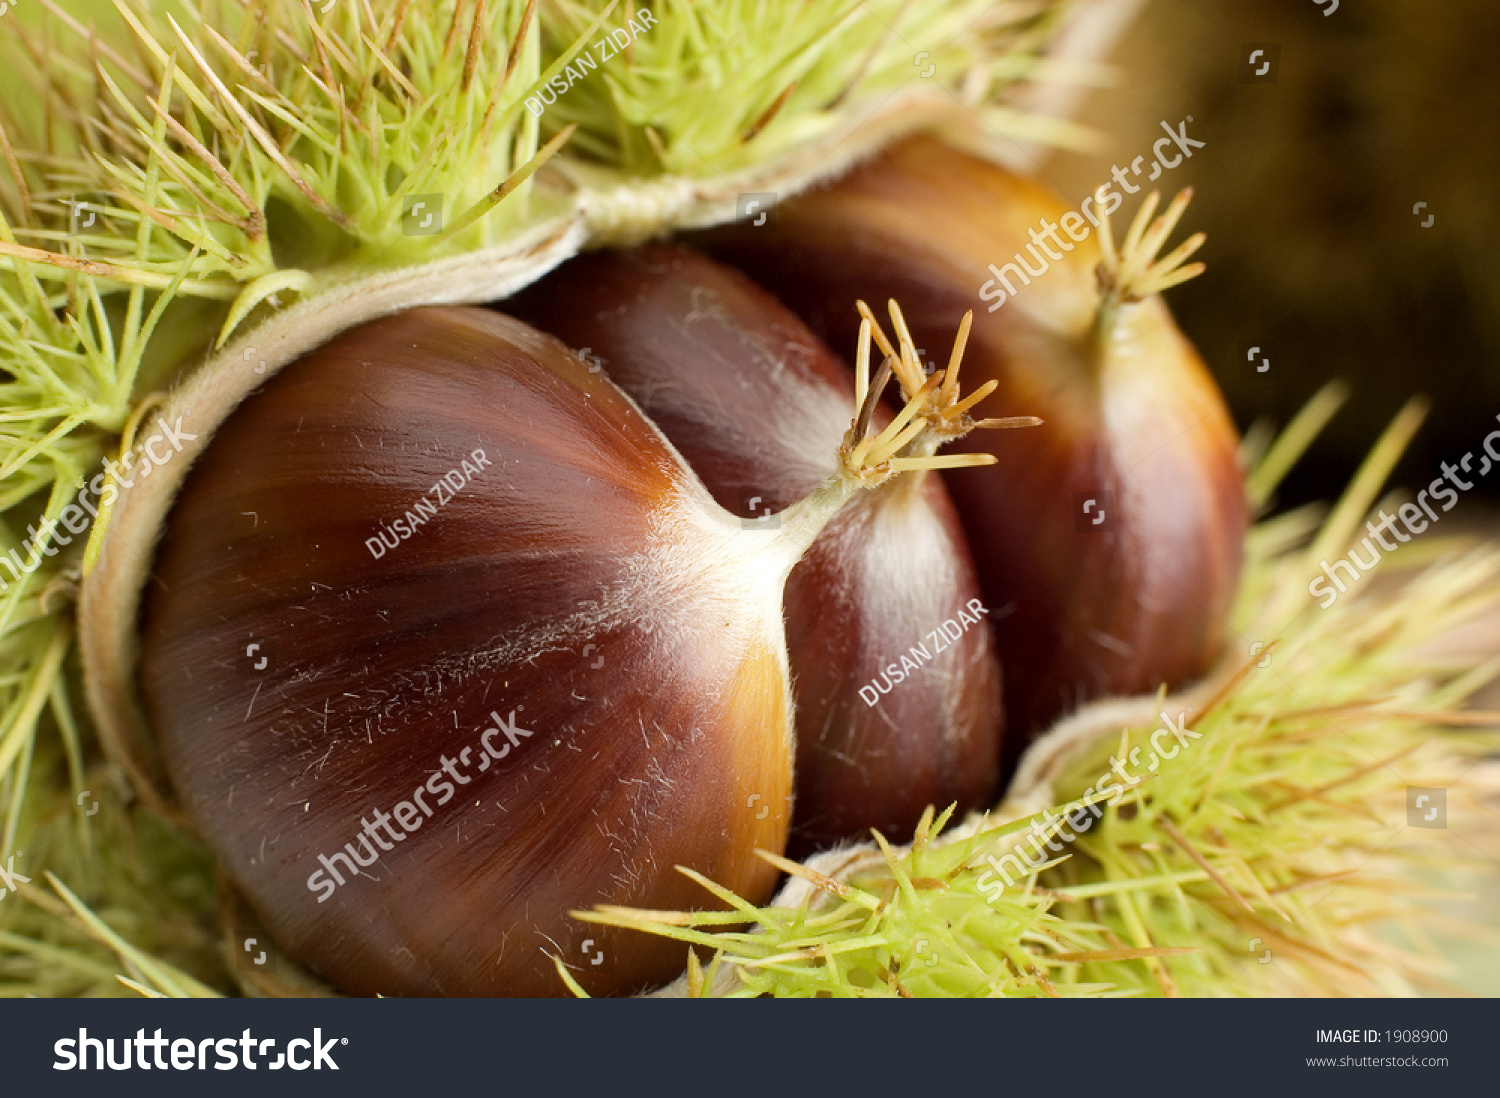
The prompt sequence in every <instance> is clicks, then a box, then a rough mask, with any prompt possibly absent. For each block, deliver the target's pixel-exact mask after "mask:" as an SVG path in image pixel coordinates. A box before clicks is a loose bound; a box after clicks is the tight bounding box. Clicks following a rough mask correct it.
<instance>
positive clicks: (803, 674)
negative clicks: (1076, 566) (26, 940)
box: [502, 244, 1002, 854]
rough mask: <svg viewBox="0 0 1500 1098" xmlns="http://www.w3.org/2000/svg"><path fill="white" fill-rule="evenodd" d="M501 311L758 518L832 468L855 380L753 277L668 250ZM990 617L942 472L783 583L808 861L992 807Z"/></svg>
mask: <svg viewBox="0 0 1500 1098" xmlns="http://www.w3.org/2000/svg"><path fill="white" fill-rule="evenodd" d="M502 307H503V308H505V309H506V310H507V311H509V312H513V313H515V314H516V315H518V316H521V317H523V318H525V319H526V320H528V321H529V322H531V323H533V324H536V325H537V326H538V327H540V328H542V329H543V330H545V331H548V332H551V333H552V334H554V335H557V336H558V337H559V338H561V339H562V340H563V341H564V342H566V343H568V344H569V345H571V346H572V347H574V348H576V349H579V350H580V353H581V354H582V355H583V357H584V358H585V360H587V361H589V362H590V363H592V364H593V365H594V367H595V368H598V369H602V370H603V371H604V372H605V373H607V374H608V376H609V377H611V378H612V379H613V380H614V381H615V382H616V383H617V384H619V385H620V387H621V388H623V389H624V390H625V391H626V392H628V393H629V394H630V395H631V396H632V397H634V398H635V399H636V401H637V402H639V404H640V405H641V407H642V409H643V410H644V411H645V413H646V414H647V415H648V416H650V417H651V419H652V420H653V421H654V422H655V423H656V424H657V425H658V426H660V427H661V429H662V431H663V432H664V433H665V434H666V435H667V437H668V438H670V439H671V440H672V443H673V444H674V445H675V446H676V447H677V449H678V450H679V451H680V452H681V453H682V454H683V456H684V457H685V458H686V459H687V460H688V462H689V464H690V465H691V466H692V467H693V469H694V471H696V472H697V473H698V474H699V476H700V477H702V479H703V481H704V483H705V484H706V485H707V487H708V488H709V490H710V491H711V492H713V494H714V496H715V498H716V499H717V500H718V501H719V502H720V503H721V504H722V505H723V506H724V507H726V508H727V509H728V510H730V511H732V512H734V513H735V514H737V515H740V516H741V517H742V518H744V519H745V520H746V521H747V523H748V524H752V525H756V524H760V523H764V522H769V521H771V516H773V515H774V512H776V511H779V510H781V509H782V508H784V507H786V506H788V505H789V504H791V503H794V502H795V501H796V500H798V499H800V498H801V497H803V496H804V495H806V494H807V493H808V492H809V491H810V490H812V489H813V488H814V487H815V486H816V485H818V484H819V483H820V482H821V481H822V480H823V479H824V478H825V477H826V476H827V475H828V473H829V471H830V470H831V469H832V468H833V467H834V463H835V461H836V455H837V452H838V447H839V444H840V442H841V441H842V440H843V437H844V433H845V431H846V430H847V429H848V426H849V417H850V410H851V408H852V407H853V402H854V393H853V385H852V380H851V379H852V374H851V371H850V370H849V368H848V367H847V366H845V365H844V364H843V363H842V362H841V361H839V359H838V358H836V357H835V356H834V355H833V353H832V352H830V351H829V350H828V349H827V348H826V347H824V346H823V344H822V343H821V342H820V341H819V340H818V339H817V338H816V337H814V336H813V335H812V334H811V333H810V332H809V331H807V329H806V327H805V326H804V325H803V324H802V323H801V322H800V321H798V320H797V318H796V317H795V316H794V315H793V314H792V313H791V312H790V311H788V310H787V309H786V308H785V307H784V306H782V305H781V304H780V303H778V302H777V301H776V300H775V299H773V298H771V297H770V296H769V295H768V294H766V293H765V292H764V291H763V290H760V289H759V288H758V287H756V286H755V285H754V284H752V283H751V282H750V281H749V280H748V279H746V278H744V277H743V276H742V275H740V274H738V273H737V272H734V271H732V270H729V269H728V268H726V267H724V266H722V265H720V264H717V263H714V262H712V261H711V260H709V259H706V258H704V257H703V256H701V255H698V254H696V253H694V252H690V251H687V250H685V249H683V248H679V247H673V246H670V245H665V244H658V245H650V246H646V247H643V248H638V249H635V250H633V251H630V252H605V253H596V254H593V255H588V256H581V257H579V258H578V259H576V260H573V261H572V262H570V263H568V264H566V265H564V266H563V267H562V268H560V269H559V270H558V271H556V272H554V273H553V274H552V275H550V276H548V277H547V278H545V279H543V280H542V281H541V282H539V283H538V284H536V285H535V286H532V287H530V288H528V289H527V290H526V291H524V292H522V293H521V294H520V295H518V296H517V297H515V298H512V299H511V300H509V301H506V302H505V303H504V304H503V306H502ZM851 312H852V309H851ZM844 345H845V346H847V347H848V348H849V349H850V350H851V351H852V349H853V346H854V344H853V340H852V338H851V339H850V340H848V341H846V343H845V344H844ZM886 418H888V417H886ZM971 602H972V603H973V604H974V607H977V608H978V609H977V610H976V609H974V608H971V607H970V603H971ZM987 613H988V610H987V608H985V607H983V605H982V604H981V602H980V594H979V587H978V583H977V581H976V579H975V577H974V573H973V567H972V564H971V562H970V560H969V554H968V550H967V549H966V548H965V546H964V542H963V536H962V533H961V532H960V530H959V527H958V522H957V519H956V517H955V515H954V512H953V507H952V505H951V504H950V503H949V500H948V496H947V493H946V492H945V491H944V489H943V486H942V482H941V481H940V480H939V479H938V478H937V477H934V476H925V477H912V476H909V477H905V478H902V479H900V480H896V481H892V482H888V483H887V484H886V485H884V486H882V487H881V488H879V489H877V490H875V491H872V492H863V493H861V494H860V495H859V496H857V497H855V499H853V500H852V501H851V502H850V503H849V504H848V505H846V506H845V508H844V509H843V511H841V512H840V513H839V515H838V516H837V517H836V518H834V519H833V521H832V522H830V523H829V525H828V527H827V528H826V529H825V530H824V531H823V533H822V534H821V535H820V536H819V538H818V540H817V541H816V542H814V543H813V546H812V548H811V549H810V550H809V551H808V553H807V554H806V555H805V556H804V557H803V559H802V561H801V562H800V563H799V564H798V565H797V566H796V567H795V568H794V569H793V570H792V573H791V577H790V579H789V580H788V583H787V588H786V623H787V624H786V630H787V646H788V654H789V660H790V665H791V671H792V681H793V688H794V692H795V696H796V702H797V709H796V722H795V723H796V731H797V756H796V784H795V789H796V800H795V813H794V816H793V836H792V850H793V851H794V852H795V853H798V854H801V853H805V852H809V851H812V850H816V849H824V848H826V847H828V846H830V845H832V844H834V843H837V842H840V841H844V840H850V839H853V840H863V839H865V838H867V837H868V835H869V829H870V828H872V827H875V828H879V829H880V830H881V831H883V832H884V833H885V834H887V835H889V836H891V837H892V838H893V839H896V840H897V841H899V840H900V839H901V838H904V837H906V836H908V835H909V834H910V832H911V830H912V828H913V827H914V826H915V825H916V823H917V820H918V819H919V817H920V816H921V814H922V811H923V809H924V808H926V807H927V806H928V805H935V806H936V807H937V808H939V809H943V808H946V807H948V806H949V805H951V804H954V803H957V804H958V806H959V808H960V810H964V811H966V810H968V809H970V808H974V807H977V806H979V805H982V804H988V803H989V801H990V799H991V798H992V797H993V795H994V793H995V792H996V787H997V781H998V777H999V773H998V770H999V748H1000V737H1001V726H1002V722H1001V711H1000V679H999V667H998V664H997V662H996V659H995V655H994V650H993V644H992V641H991V638H990V636H989V632H988V630H987V628H985V626H984V622H985V621H986V620H987V616H986V615H987ZM946 622H952V623H953V625H952V626H951V628H952V629H953V630H955V631H957V632H958V634H959V635H958V636H957V638H953V637H951V636H948V635H945V634H943V633H942V632H941V631H942V629H943V627H944V624H945V623H946ZM918 651H920V653H922V654H921V655H918ZM903 659H906V660H907V661H908V664H907V665H905V666H903V664H902V660H903ZM929 660H930V662H929ZM892 671H894V675H891V674H890V672H892ZM862 690H863V695H862V693H861V691H862ZM872 696H873V698H874V702H873V704H872V703H871V702H870V700H869V699H870V698H871V697H872Z"/></svg>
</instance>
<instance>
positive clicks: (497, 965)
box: [141, 308, 982, 995]
mask: <svg viewBox="0 0 1500 1098" xmlns="http://www.w3.org/2000/svg"><path fill="white" fill-rule="evenodd" d="M877 397H878V387H877V388H876V389H875V390H873V391H872V392H871V393H870V394H869V395H867V398H866V401H865V405H866V407H865V408H864V410H863V411H862V413H861V415H860V416H859V417H858V420H857V423H856V425H855V427H853V428H851V430H850V433H849V435H847V436H846V437H845V439H844V442H843V444H842V445H841V446H840V447H839V448H838V451H837V452H836V453H834V454H830V455H828V475H827V477H826V478H825V479H824V480H823V482H822V483H820V484H819V485H817V486H816V487H814V488H813V490H812V491H811V492H810V493H809V494H808V495H807V496H806V497H805V498H803V499H802V500H800V501H798V502H796V503H794V504H793V505H792V506H790V507H789V508H788V509H787V510H786V511H784V512H782V514H781V515H780V516H779V517H780V522H779V523H778V524H777V525H776V527H775V528H766V527H762V526H758V525H753V524H751V525H747V524H744V523H742V522H741V521H740V520H739V519H738V518H736V517H734V516H733V515H730V514H729V513H728V512H726V511H725V510H724V509H723V508H721V507H720V506H719V505H718V504H716V503H715V502H714V500H713V498H712V497H711V496H710V495H709V493H708V492H707V490H706V489H705V488H704V487H703V485H702V483H701V481H700V480H699V479H698V478H697V476H696V475H695V474H694V473H693V472H692V470H691V469H690V468H689V467H688V466H687V464H686V463H685V462H684V461H683V459H682V457H681V456H680V455H679V454H678V453H677V452H676V451H675V450H674V449H673V447H672V446H671V444H670V443H669V442H668V441H667V440H666V438H665V437H664V436H663V435H662V434H661V433H660V431H659V430H658V429H657V428H656V427H655V426H654V425H653V424H652V423H651V422H650V421H649V420H648V419H646V418H645V417H644V416H642V414H641V412H640V410H639V409H638V408H637V407H636V406H635V405H634V404H633V403H632V402H631V401H630V399H629V398H628V397H627V396H626V395H625V394H624V393H623V392H621V391H620V390H619V389H618V388H617V387H616V386H615V385H614V384H613V383H612V382H611V381H610V380H609V379H608V378H607V377H605V376H604V375H603V374H602V373H599V372H595V371H592V370H590V369H589V368H588V367H587V366H586V365H585V364H584V363H582V362H580V361H579V359H578V358H577V357H575V356H574V355H573V354H571V353H569V352H568V351H567V350H566V349H565V348H564V347H563V346H562V345H561V344H560V343H558V342H557V341H556V340H555V339H552V338H551V337H548V336H545V335H543V334H541V333H539V332H537V331H535V330H534V329H532V328H530V327H528V326H526V325H524V324H522V323H521V322H519V321H517V320H513V319H511V318H509V317H505V316H502V315H500V314H498V313H494V312H490V311H487V310H483V309H476V308H421V309H415V310H412V311H409V312H406V313H402V314H398V315H396V316H393V317H389V318H386V319H382V320H377V321H374V322H371V323H367V324H364V325H362V326H360V327H357V328H354V329H351V330H349V331H346V332H344V333H343V334H341V335H339V336H337V337H336V338H334V339H332V340H331V341H330V342H328V343H326V344H325V345H323V346H322V347H321V348H319V349H317V350H315V351H313V352H311V353H309V354H307V355H305V356H303V357H302V358H301V359H299V360H297V361H294V362H292V363H290V364H289V365H288V366H286V367H285V368H284V369H283V370H282V371H281V372H279V373H278V374H277V375H276V376H275V377H273V378H272V379H271V380H270V381H268V382H267V383H266V384H265V385H264V387H263V388H261V389H260V390H259V391H257V392H255V393H254V394H253V395H252V396H250V398H249V399H248V400H246V401H245V402H244V403H243V405H242V406H240V407H239V408H238V409H236V410H235V411H234V412H233V413H232V414H231V415H230V416H229V418H228V419H227V420H226V421H225V422H224V423H223V425H222V426H221V427H220V428H219V431H218V433H217V434H216V435H215V437H214V438H213V440H212V442H211V443H210V444H209V445H208V447H207V448H206V450H205V451H204V453H203V454H202V456H201V457H200V458H199V459H198V461H197V462H196V463H195V464H194V466H193V467H192V468H191V469H190V470H189V472H188V475H187V478H186V481H185V483H184V485H183V488H182V491H181V494H180V496H179V497H178V499H177V500H176V502H175V504H174V506H173V508H172V510H171V512H170V514H169V515H168V519H167V523H166V528H165V533H164V537H163V538H162V541H161V543H160V549H159V551H158V556H157V559H156V562H155V566H154V572H153V582H152V583H151V584H150V587H149V591H148V594H147V597H146V599H145V604H144V609H143V617H144V622H143V637H142V655H141V682H142V692H143V695H144V700H145V705H146V710H147V714H148V718H149V721H150V724H151V726H152V728H153V729H154V732H155V736H156V739H157V742H158V744H159V747H160V751H161V755H162V757H163V760H164V762H165V765H166V769H167V772H168V774H169V776H170V778H171V781H172V784H173V786H174V788H175V790H176V792H177V795H178V797H179V799H180V801H181V804H182V807H183V808H184V810H185V812H186V814H187V816H188V817H189V819H190V820H191V821H192V823H193V824H194V825H195V826H196V828H197V829H198V830H199V831H200V832H201V834H202V835H203V837H204V838H205V839H206V841H207V842H208V844H209V846H210V847H211V848H212V849H213V850H214V852H215V853H216V854H217V855H218V857H219V859H220V863H221V864H222V866H223V867H224V868H225V870H226V871H227V872H228V874H229V876H230V877H231V878H232V879H233V881H234V882H235V883H236V885H237V886H238V887H239V889H240V891H241V892H242V893H243V894H244V895H245V897H246V898H247V899H248V900H249V902H250V904H251V905H252V906H253V908H254V909H255V910H256V912H257V913H258V915H259V917H260V919H261V920H262V921H263V923H264V924H265V925H266V927H267V928H268V929H269V930H270V932H271V933H272V935H273V936H274V937H275V939H276V940H277V941H278V942H279V943H280V944H281V946H282V947H283V948H284V949H285V950H286V951H287V952H288V953H289V954H290V955H291V956H292V957H294V958H296V959H298V960H300V961H302V962H304V963H305V964H307V965H308V966H309V967H311V968H312V969H313V970H314V971H315V972H316V973H318V974H319V975H321V976H323V977H324V978H326V979H327V980H329V981H330V982H331V983H332V984H334V985H335V986H336V987H337V988H339V989H340V990H343V991H346V992H352V993H358V994H376V993H379V994H386V995H398V994H400V995H496V994H505V995H539V994H547V993H558V992H560V991H561V990H562V989H563V985H562V983H561V981H560V980H559V978H558V976H557V973H556V972H555V969H554V964H553V961H552V958H553V957H554V956H555V957H557V958H559V959H561V960H562V961H563V962H564V963H567V964H570V965H571V966H573V967H574V969H575V971H576V972H577V973H578V978H579V979H580V981H581V982H582V983H583V985H584V986H585V987H586V988H588V989H589V990H590V991H591V992H594V993H596V994H597V993H609V992H625V991H630V990H634V989H639V988H642V987H645V986H648V985H650V984H653V983H656V982H661V981H665V980H667V979H670V978H671V977H672V976H673V975H674V974H675V973H676V972H677V971H679V970H680V966H681V960H682V953H681V948H680V947H678V946H675V945H673V944H671V943H665V942H653V941H648V940H643V939H636V938H634V937H631V938H629V940H628V942H627V941H622V940H619V939H618V938H617V937H616V932H613V931H609V930H600V929H599V928H597V927H585V926H584V925H582V924H581V923H578V922H576V921H575V920H573V919H572V918H571V917H570V915H569V912H570V911H573V910H576V909H580V908H585V907H588V906H590V905H594V904H600V903H610V904H624V905H631V906H645V907H662V908H676V907H683V906H693V905H695V904H701V902H702V901H703V895H702V893H701V891H700V890H699V889H698V888H697V886H696V885H694V884H693V883H692V882H690V881H689V880H687V879H686V878H685V877H683V876H682V875H680V874H679V873H678V872H677V871H676V867H677V866H679V865H683V866H688V867H691V868H692V869H695V870H697V871H698V872H700V873H703V874H705V875H707V876H708V877H710V878H713V879H714V880H717V881H719V882H721V883H722V884H724V885H725V886H727V887H729V888H732V889H734V890H735V891H736V892H738V893H739V894H740V895H742V896H745V897H747V898H749V899H752V900H759V899H764V898H765V897H766V895H767V893H768V891H769V889H770V888H771V886H772V884H773V871H772V870H771V868H770V867H769V866H768V865H767V864H766V863H765V862H764V861H762V860H760V859H758V858H757V857H756V856H755V853H754V851H755V849H756V848H757V847H761V848H766V849H769V850H772V851H779V850H781V849H782V848H783V845H784V842H785V837H786V828H787V820H788V814H789V812H788V806H789V800H790V780H791V738H790V731H791V730H790V712H791V700H790V690H789V683H788V677H787V662H786V649H785V641H784V636H783V629H782V588H783V584H784V583H785V580H786V577H787V575H788V574H789V572H790V571H791V569H792V567H793V566H794V565H795V564H796V562H797V560H798V559H799V558H800V557H801V555H802V554H803V552H805V551H806V549H807V548H808V546H809V545H811V544H812V542H813V541H814V539H815V538H816V537H817V535H818V533H819V532H820V531H821V530H822V528H823V527H824V525H825V524H826V523H827V522H828V520H829V519H830V518H832V517H833V515H835V514H836V513H837V512H838V510H839V509H840V507H842V506H843V504H844V503H845V502H846V501H847V500H848V499H849V498H850V497H851V496H853V495H855V494H856V493H857V492H859V491H860V490H861V489H863V488H866V487H876V486H878V485H880V484H882V483H884V482H885V481H886V480H887V479H889V478H890V477H892V476H895V475H898V474H899V473H901V472H905V471H913V470H920V469H924V468H928V467H930V466H931V464H932V460H931V459H926V458H914V457H908V456H906V455H905V453H904V451H903V446H904V445H905V438H904V436H900V437H898V435H899V432H898V430H897V428H899V426H900V420H901V419H902V418H903V417H904V418H905V419H911V418H913V416H914V414H915V412H916V410H917V409H916V408H913V409H912V410H910V411H908V412H906V413H903V417H898V421H897V422H895V423H893V424H892V425H891V427H890V428H888V429H887V430H886V431H885V432H883V433H881V434H880V435H879V436H876V437H872V436H871V435H870V433H869V432H868V430H867V425H868V424H869V421H870V418H871V414H872V411H873V406H874V402H875V400H876V398H877ZM937 460H939V461H941V460H944V459H937ZM946 460H948V461H951V462H959V463H977V462H979V461H981V460H982V459H979V458H973V457H969V456H967V455H958V456H954V457H952V458H949V459H946ZM893 582H899V577H897V576H893Z"/></svg>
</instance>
